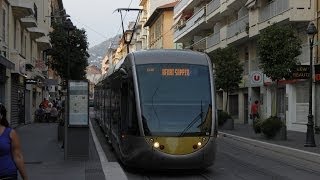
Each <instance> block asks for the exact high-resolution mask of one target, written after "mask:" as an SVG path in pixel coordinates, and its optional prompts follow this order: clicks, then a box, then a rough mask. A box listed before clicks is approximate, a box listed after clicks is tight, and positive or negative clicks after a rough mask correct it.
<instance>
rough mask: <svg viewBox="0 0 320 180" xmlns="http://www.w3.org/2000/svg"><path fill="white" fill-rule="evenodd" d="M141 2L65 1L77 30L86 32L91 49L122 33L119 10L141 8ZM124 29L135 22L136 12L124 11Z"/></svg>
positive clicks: (116, 0) (114, 0)
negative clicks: (130, 22) (129, 23)
mask: <svg viewBox="0 0 320 180" xmlns="http://www.w3.org/2000/svg"><path fill="white" fill-rule="evenodd" d="M139 2H140V0H89V1H85V0H63V6H64V8H65V9H66V12H67V14H68V15H70V19H71V21H72V22H73V24H74V25H75V26H77V28H79V29H82V28H84V29H85V30H86V34H87V36H88V41H89V48H91V47H93V46H95V45H97V44H99V43H101V42H103V41H105V40H106V39H108V38H111V37H113V36H115V35H116V34H117V33H119V34H121V33H122V27H121V16H120V13H119V12H117V11H116V12H114V11H115V10H116V9H117V8H128V7H129V5H130V8H139ZM123 17H125V18H124V27H125V29H126V28H127V26H128V22H129V21H135V20H136V18H137V13H136V12H129V13H127V15H126V12H125V11H123Z"/></svg>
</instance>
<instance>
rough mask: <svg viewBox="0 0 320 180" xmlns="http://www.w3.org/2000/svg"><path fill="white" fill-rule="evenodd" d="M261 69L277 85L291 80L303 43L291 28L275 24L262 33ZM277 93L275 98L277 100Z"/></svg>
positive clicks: (274, 113)
mask: <svg viewBox="0 0 320 180" xmlns="http://www.w3.org/2000/svg"><path fill="white" fill-rule="evenodd" d="M257 48H258V54H259V56H260V68H261V69H262V70H263V73H264V74H266V75H267V76H268V77H269V78H270V79H271V80H272V81H273V82H275V83H273V84H275V85H276V90H277V89H278V82H279V80H283V79H289V78H290V77H291V74H292V70H293V69H294V68H295V67H296V65H297V64H298V59H297V56H299V55H300V54H301V41H300V39H299V38H298V36H297V34H296V33H295V31H294V29H293V28H292V27H291V26H283V25H281V26H280V25H278V24H274V25H271V26H269V27H267V28H266V29H265V30H264V31H262V32H261V33H260V36H259V39H258V47H257ZM276 94H277V93H275V96H274V98H275V99H277V97H276ZM275 99H273V108H272V109H273V110H272V116H277V103H276V101H275Z"/></svg>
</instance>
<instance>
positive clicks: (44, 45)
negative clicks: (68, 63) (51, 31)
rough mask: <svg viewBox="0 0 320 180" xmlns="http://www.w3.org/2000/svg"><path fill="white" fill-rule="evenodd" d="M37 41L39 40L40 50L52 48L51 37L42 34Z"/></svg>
mask: <svg viewBox="0 0 320 180" xmlns="http://www.w3.org/2000/svg"><path fill="white" fill-rule="evenodd" d="M36 42H37V44H38V47H39V49H40V50H46V49H49V48H51V43H50V41H49V38H48V37H47V36H42V37H40V38H38V39H36Z"/></svg>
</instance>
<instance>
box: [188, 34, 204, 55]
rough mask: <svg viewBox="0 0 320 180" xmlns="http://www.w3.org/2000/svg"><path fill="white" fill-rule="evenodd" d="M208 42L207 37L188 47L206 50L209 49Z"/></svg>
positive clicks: (195, 49)
mask: <svg viewBox="0 0 320 180" xmlns="http://www.w3.org/2000/svg"><path fill="white" fill-rule="evenodd" d="M206 42H207V38H206V37H205V38H202V39H201V40H199V41H197V42H195V43H194V44H192V45H190V46H187V47H186V49H192V50H194V51H200V52H204V51H205V50H206V49H207V47H206V44H207V43H206Z"/></svg>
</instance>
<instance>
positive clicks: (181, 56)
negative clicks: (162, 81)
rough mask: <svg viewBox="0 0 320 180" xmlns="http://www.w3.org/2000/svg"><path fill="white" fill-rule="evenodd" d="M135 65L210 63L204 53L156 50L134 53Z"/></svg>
mask: <svg viewBox="0 0 320 180" xmlns="http://www.w3.org/2000/svg"><path fill="white" fill-rule="evenodd" d="M132 55H133V56H134V61H135V64H153V63H187V64H198V65H208V63H209V61H208V58H207V56H206V55H205V54H204V53H200V52H197V51H191V50H177V49H154V50H143V51H136V52H133V53H132Z"/></svg>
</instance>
